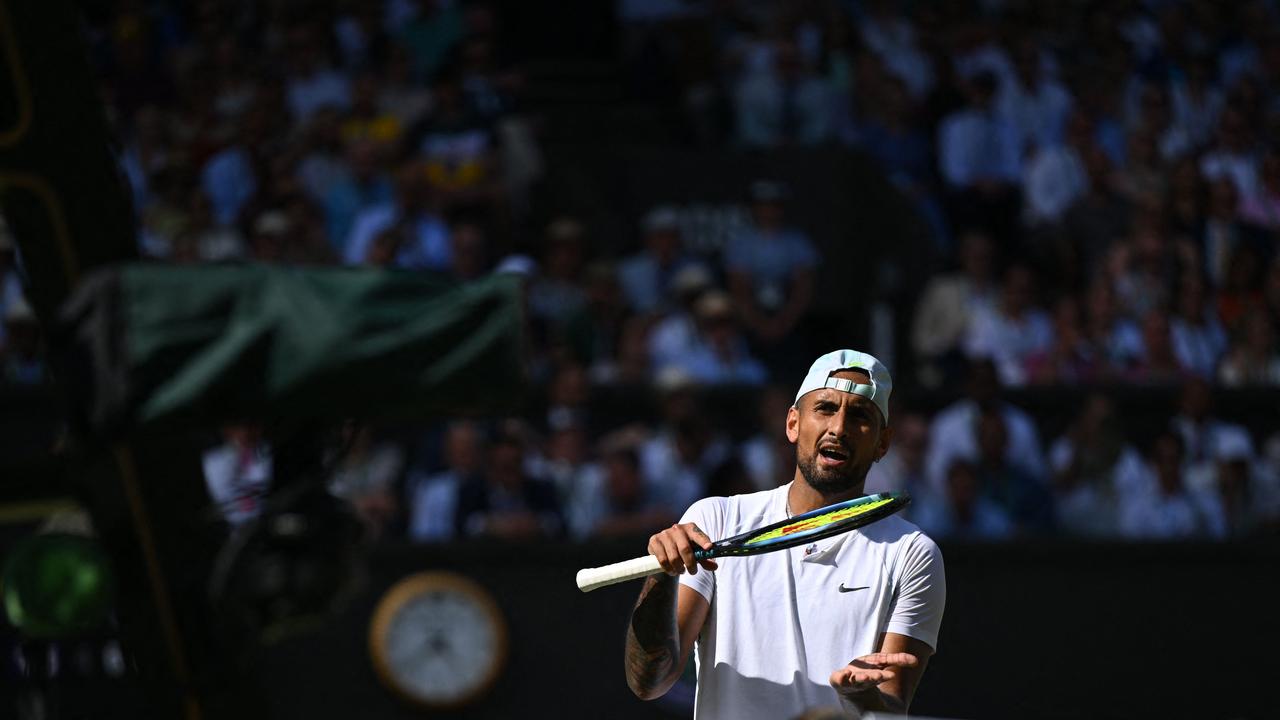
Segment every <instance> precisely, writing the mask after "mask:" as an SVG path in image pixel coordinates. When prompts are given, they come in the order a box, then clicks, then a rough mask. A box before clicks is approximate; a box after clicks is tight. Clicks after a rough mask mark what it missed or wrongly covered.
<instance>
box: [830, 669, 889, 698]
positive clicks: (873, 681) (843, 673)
mask: <svg viewBox="0 0 1280 720" xmlns="http://www.w3.org/2000/svg"><path fill="white" fill-rule="evenodd" d="M895 677H896V675H895V674H894V672H893V671H892V670H876V669H864V668H855V667H853V666H852V665H847V666H845V667H842V668H840V669H839V670H836V671H835V672H833V673H831V679H830V683H831V687H833V688H835V689H836V690H840V691H844V692H858V691H861V690H868V689H870V688H872V687H875V686H876V685H879V684H880V683H883V682H887V681H889V680H892V679H893V678H895Z"/></svg>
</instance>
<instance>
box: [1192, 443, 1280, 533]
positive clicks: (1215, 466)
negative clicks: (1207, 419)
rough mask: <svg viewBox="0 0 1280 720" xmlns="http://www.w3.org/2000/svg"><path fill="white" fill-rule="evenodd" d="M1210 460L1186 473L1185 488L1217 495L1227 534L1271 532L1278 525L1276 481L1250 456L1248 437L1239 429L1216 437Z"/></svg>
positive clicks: (1279, 500)
mask: <svg viewBox="0 0 1280 720" xmlns="http://www.w3.org/2000/svg"><path fill="white" fill-rule="evenodd" d="M1213 457H1214V460H1212V461H1210V462H1204V463H1200V464H1198V465H1195V466H1193V467H1191V468H1189V469H1188V470H1187V475H1186V483H1187V487H1188V488H1191V489H1193V490H1194V491H1197V492H1205V493H1209V494H1216V495H1217V496H1218V499H1219V501H1220V502H1221V504H1222V509H1223V513H1224V516H1225V519H1226V530H1227V533H1228V534H1229V535H1232V536H1235V537H1244V536H1249V535H1257V534H1261V533H1263V532H1266V531H1268V530H1275V529H1276V527H1277V523H1278V522H1280V493H1278V492H1277V490H1280V487H1278V486H1277V481H1280V478H1277V476H1276V474H1275V472H1274V470H1273V468H1272V467H1271V466H1270V465H1269V464H1267V463H1266V462H1261V461H1259V460H1258V459H1257V458H1256V457H1255V456H1254V452H1253V440H1252V439H1251V438H1250V437H1249V434H1248V433H1247V432H1245V431H1244V430H1243V429H1240V430H1238V431H1237V432H1228V433H1222V434H1220V435H1219V436H1218V445H1217V447H1216V448H1214V452H1213Z"/></svg>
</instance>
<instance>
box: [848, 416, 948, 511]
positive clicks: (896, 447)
mask: <svg viewBox="0 0 1280 720" xmlns="http://www.w3.org/2000/svg"><path fill="white" fill-rule="evenodd" d="M928 447H929V424H928V422H927V421H926V420H925V418H924V416H922V415H920V414H918V413H914V412H897V413H895V415H894V419H893V443H892V444H891V445H890V446H889V452H888V453H886V454H885V456H884V457H882V458H880V460H879V462H877V463H875V464H874V465H872V466H871V469H870V470H869V471H868V472H867V486H866V487H867V492H883V491H893V492H907V493H910V495H911V502H912V505H911V506H908V509H907V517H908V518H911V517H914V516H915V513H916V508H917V507H918V506H921V505H927V504H929V503H932V502H935V501H938V500H940V498H938V497H936V496H935V489H934V487H933V486H932V485H930V484H929V482H928V479H927V478H926V477H925V453H926V450H927V449H928Z"/></svg>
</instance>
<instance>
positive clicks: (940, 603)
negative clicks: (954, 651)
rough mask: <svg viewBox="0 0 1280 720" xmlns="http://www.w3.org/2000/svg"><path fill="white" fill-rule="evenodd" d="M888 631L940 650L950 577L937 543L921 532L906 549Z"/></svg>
mask: <svg viewBox="0 0 1280 720" xmlns="http://www.w3.org/2000/svg"><path fill="white" fill-rule="evenodd" d="M901 568H902V569H901V571H900V572H899V574H898V583H897V592H896V595H897V597H896V599H895V602H894V604H893V612H892V614H891V615H890V616H889V626H888V627H887V628H886V630H887V631H888V632H891V633H898V634H899V635H906V636H908V637H913V638H915V639H917V640H920V641H921V642H924V643H926V644H927V645H928V646H929V647H931V648H933V649H934V650H937V649H938V629H939V628H940V627H941V626H942V611H943V608H944V606H945V605H946V604H947V578H946V574H945V573H944V571H943V568H942V551H941V550H939V549H938V545H937V543H935V542H934V541H933V540H930V539H929V537H928V536H926V535H924V534H918V535H916V536H915V538H914V539H913V540H912V541H911V543H910V544H909V545H908V546H907V548H906V550H905V555H904V557H903V559H902V566H901Z"/></svg>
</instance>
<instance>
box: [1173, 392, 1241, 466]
mask: <svg viewBox="0 0 1280 720" xmlns="http://www.w3.org/2000/svg"><path fill="white" fill-rule="evenodd" d="M1212 412H1213V386H1212V385H1210V384H1209V383H1208V381H1206V380H1203V379H1200V378H1192V379H1190V380H1188V381H1187V382H1185V383H1183V384H1182V392H1181V393H1180V394H1179V396H1178V412H1177V414H1176V415H1174V416H1173V418H1172V419H1171V420H1170V421H1169V427H1170V428H1172V429H1173V430H1174V432H1176V433H1177V435H1178V439H1179V440H1180V441H1181V447H1180V448H1179V452H1180V454H1181V455H1182V457H1183V458H1184V459H1185V461H1186V462H1188V463H1191V464H1195V463H1200V462H1205V461H1206V460H1210V459H1212V457H1213V451H1214V448H1217V447H1220V446H1221V445H1222V440H1221V437H1220V436H1221V435H1223V434H1224V433H1227V434H1230V433H1237V432H1239V431H1240V427H1239V426H1238V425H1235V424H1234V423H1229V422H1225V421H1223V420H1221V419H1219V418H1217V417H1215V416H1214V415H1213V414H1212Z"/></svg>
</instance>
